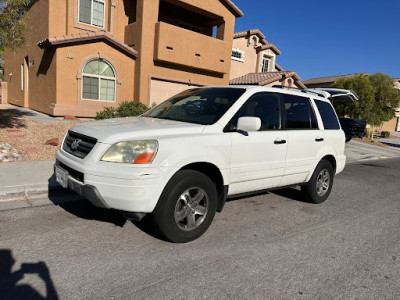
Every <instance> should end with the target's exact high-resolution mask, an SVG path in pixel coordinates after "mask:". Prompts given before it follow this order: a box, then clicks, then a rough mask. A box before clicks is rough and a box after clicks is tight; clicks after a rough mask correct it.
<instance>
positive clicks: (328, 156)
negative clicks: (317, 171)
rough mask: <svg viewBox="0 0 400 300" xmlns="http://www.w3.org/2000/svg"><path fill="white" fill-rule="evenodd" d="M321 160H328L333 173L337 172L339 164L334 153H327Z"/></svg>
mask: <svg viewBox="0 0 400 300" xmlns="http://www.w3.org/2000/svg"><path fill="white" fill-rule="evenodd" d="M321 160H326V161H328V162H329V163H330V164H331V165H332V168H333V174H336V165H337V163H336V158H335V157H334V156H333V155H331V154H329V155H325V156H324V157H323V158H321ZM321 160H320V161H321Z"/></svg>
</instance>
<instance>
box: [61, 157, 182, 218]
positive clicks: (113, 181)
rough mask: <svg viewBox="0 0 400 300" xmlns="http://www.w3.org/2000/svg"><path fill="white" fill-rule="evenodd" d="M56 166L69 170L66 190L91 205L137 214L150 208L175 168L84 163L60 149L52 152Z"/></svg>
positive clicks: (146, 211) (100, 162)
mask: <svg viewBox="0 0 400 300" xmlns="http://www.w3.org/2000/svg"><path fill="white" fill-rule="evenodd" d="M56 165H58V166H61V167H62V168H63V169H65V170H66V171H68V172H69V175H68V189H70V190H72V191H74V192H76V193H77V194H79V195H81V196H83V197H85V198H86V199H88V200H89V201H90V202H91V203H92V204H93V205H95V206H98V207H102V208H112V209H117V210H122V211H126V212H141V213H151V212H152V211H153V210H154V208H155V206H156V204H157V201H158V199H159V198H160V195H161V193H162V191H163V189H164V187H165V185H166V184H167V182H168V180H169V178H171V177H172V175H173V174H174V173H175V172H176V171H177V170H174V169H173V168H165V169H161V168H157V167H148V166H147V167H141V166H135V165H125V164H119V163H109V162H102V161H99V162H97V163H93V162H92V163H87V164H85V163H84V160H82V159H79V158H76V157H74V156H72V155H70V154H68V153H66V152H65V151H62V150H58V151H57V153H56Z"/></svg>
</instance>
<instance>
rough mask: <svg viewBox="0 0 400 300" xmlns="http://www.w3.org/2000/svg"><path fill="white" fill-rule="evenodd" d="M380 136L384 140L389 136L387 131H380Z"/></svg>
mask: <svg viewBox="0 0 400 300" xmlns="http://www.w3.org/2000/svg"><path fill="white" fill-rule="evenodd" d="M381 136H382V137H384V138H388V137H389V136H390V132H389V131H382V132H381Z"/></svg>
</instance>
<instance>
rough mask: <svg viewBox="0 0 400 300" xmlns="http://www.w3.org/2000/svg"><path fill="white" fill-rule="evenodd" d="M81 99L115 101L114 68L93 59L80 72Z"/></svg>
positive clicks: (103, 61)
mask: <svg viewBox="0 0 400 300" xmlns="http://www.w3.org/2000/svg"><path fill="white" fill-rule="evenodd" d="M82 77H83V80H82V99H86V100H101V101H115V81H116V80H115V72H114V68H113V67H112V66H111V65H110V64H109V63H108V62H107V61H105V60H104V59H93V60H90V61H89V62H88V63H86V65H85V67H84V68H83V71H82Z"/></svg>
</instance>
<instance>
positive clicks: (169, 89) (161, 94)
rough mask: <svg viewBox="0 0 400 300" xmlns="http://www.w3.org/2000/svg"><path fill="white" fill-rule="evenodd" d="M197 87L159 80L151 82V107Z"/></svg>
mask: <svg viewBox="0 0 400 300" xmlns="http://www.w3.org/2000/svg"><path fill="white" fill-rule="evenodd" d="M194 87H196V86H194V85H189V84H185V83H177V82H171V81H165V80H159V79H152V80H151V82H150V106H153V105H156V104H160V103H161V102H163V101H165V100H167V99H168V98H170V97H172V96H174V95H176V94H178V93H180V92H182V91H184V90H187V89H190V88H194Z"/></svg>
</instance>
